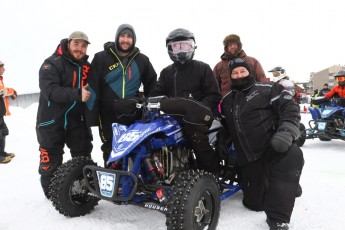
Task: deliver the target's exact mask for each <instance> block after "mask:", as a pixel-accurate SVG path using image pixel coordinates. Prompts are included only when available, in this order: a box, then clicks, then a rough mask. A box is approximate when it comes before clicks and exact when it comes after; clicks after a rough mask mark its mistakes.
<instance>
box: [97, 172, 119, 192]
mask: <svg viewBox="0 0 345 230" xmlns="http://www.w3.org/2000/svg"><path fill="white" fill-rule="evenodd" d="M97 177H98V184H99V189H100V192H101V195H102V196H106V197H113V194H114V185H115V181H116V175H115V174H112V173H106V172H101V171H97Z"/></svg>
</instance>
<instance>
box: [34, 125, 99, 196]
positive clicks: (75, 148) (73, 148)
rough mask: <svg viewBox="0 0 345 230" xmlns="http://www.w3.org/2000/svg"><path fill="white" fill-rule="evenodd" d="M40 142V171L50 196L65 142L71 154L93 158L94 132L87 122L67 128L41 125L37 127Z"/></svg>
mask: <svg viewBox="0 0 345 230" xmlns="http://www.w3.org/2000/svg"><path fill="white" fill-rule="evenodd" d="M36 134H37V139H38V142H39V145H40V146H39V151H40V164H39V169H38V172H39V174H40V175H41V185H42V188H43V192H44V194H45V195H46V197H47V198H49V185H50V180H51V178H52V177H53V175H54V172H55V171H56V170H57V168H58V167H59V166H60V165H61V164H62V162H63V154H64V146H65V144H66V145H67V147H68V148H69V149H70V152H71V156H72V157H77V156H85V157H89V158H91V152H92V148H93V146H92V140H93V137H92V132H91V128H89V127H87V126H86V124H84V123H83V124H81V125H79V126H75V127H73V128H70V129H67V130H65V129H64V128H63V126H61V128H57V127H55V128H54V127H39V128H37V129H36Z"/></svg>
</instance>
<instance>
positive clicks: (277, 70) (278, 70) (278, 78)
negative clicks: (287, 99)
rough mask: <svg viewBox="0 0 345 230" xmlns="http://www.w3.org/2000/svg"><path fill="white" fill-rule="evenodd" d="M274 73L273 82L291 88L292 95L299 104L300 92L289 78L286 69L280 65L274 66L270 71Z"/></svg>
mask: <svg viewBox="0 0 345 230" xmlns="http://www.w3.org/2000/svg"><path fill="white" fill-rule="evenodd" d="M268 72H270V73H272V75H273V79H272V81H273V82H278V83H279V84H281V85H282V86H284V88H285V89H287V90H289V91H290V93H291V95H292V96H293V97H294V99H295V101H296V102H297V104H300V101H301V97H300V94H299V93H298V92H296V91H295V84H294V83H293V82H292V81H290V80H289V77H288V76H287V75H286V71H285V69H283V68H282V67H280V66H277V67H274V68H273V69H271V70H270V71H268Z"/></svg>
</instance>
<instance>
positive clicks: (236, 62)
mask: <svg viewBox="0 0 345 230" xmlns="http://www.w3.org/2000/svg"><path fill="white" fill-rule="evenodd" d="M239 66H243V67H244V68H246V69H247V70H248V72H249V73H252V68H251V67H250V66H249V64H248V63H247V62H246V61H245V60H244V59H242V58H235V59H233V60H231V61H230V62H229V71H230V75H231V73H232V70H233V69H235V68H237V67H239Z"/></svg>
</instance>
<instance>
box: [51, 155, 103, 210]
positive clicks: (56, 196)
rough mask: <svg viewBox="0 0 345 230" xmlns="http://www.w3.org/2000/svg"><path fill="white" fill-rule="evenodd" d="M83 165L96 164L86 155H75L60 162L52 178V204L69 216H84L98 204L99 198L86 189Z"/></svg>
mask: <svg viewBox="0 0 345 230" xmlns="http://www.w3.org/2000/svg"><path fill="white" fill-rule="evenodd" d="M85 165H96V163H94V162H93V161H92V160H91V159H89V158H86V157H76V158H73V159H71V160H69V161H67V162H66V163H64V164H62V165H61V166H60V167H59V168H58V170H57V171H56V173H55V174H54V177H53V179H52V182H51V185H50V194H51V200H52V202H53V205H54V206H55V208H56V210H58V211H59V212H60V213H61V214H63V215H65V216H69V217H76V216H84V215H85V214H87V213H89V212H91V211H92V210H93V209H94V207H95V206H96V205H97V204H98V201H99V198H97V197H96V196H94V195H93V194H91V193H90V191H89V190H88V189H87V186H86V183H85V179H84V176H83V168H84V166H85Z"/></svg>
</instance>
